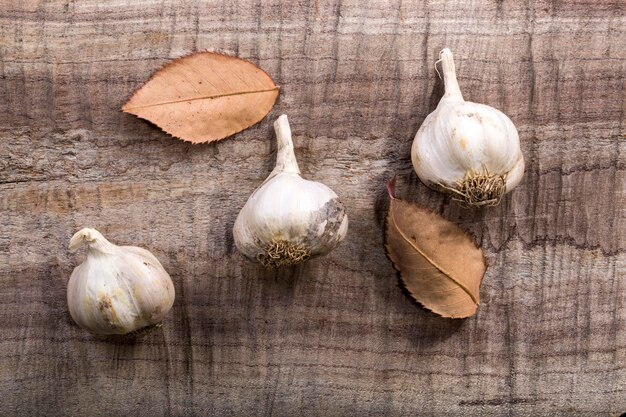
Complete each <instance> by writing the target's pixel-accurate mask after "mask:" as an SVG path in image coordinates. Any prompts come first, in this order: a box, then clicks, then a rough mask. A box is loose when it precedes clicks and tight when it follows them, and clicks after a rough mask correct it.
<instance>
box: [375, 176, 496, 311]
mask: <svg viewBox="0 0 626 417" xmlns="http://www.w3.org/2000/svg"><path fill="white" fill-rule="evenodd" d="M394 183H395V178H394V180H392V181H391V182H390V183H389V185H388V189H389V195H390V196H391V203H390V206H389V213H388V214H387V233H386V249H387V254H388V255H389V258H390V259H391V261H392V262H393V264H394V266H395V268H396V269H397V270H398V271H400V277H401V279H402V282H403V283H404V285H405V287H406V289H407V290H408V291H409V293H410V294H411V296H413V298H414V299H415V300H416V301H418V302H420V303H421V304H422V305H423V306H424V307H426V308H428V309H429V310H432V311H433V312H434V313H437V314H439V315H441V316H443V317H450V318H463V317H469V316H472V315H474V314H475V313H476V309H477V308H478V303H479V287H480V282H481V281H482V278H483V275H484V274H485V270H486V265H485V258H484V256H483V252H482V250H480V249H479V248H477V247H476V245H474V242H472V240H471V239H470V237H469V236H468V235H467V234H466V233H465V232H464V231H463V230H462V229H461V228H459V227H458V226H457V225H456V224H454V223H452V222H450V221H448V220H446V219H444V218H443V217H441V216H439V215H437V214H435V213H430V212H429V211H427V210H425V209H423V208H421V207H418V206H416V205H415V204H411V203H408V202H406V201H402V200H399V199H397V198H395V196H394Z"/></svg>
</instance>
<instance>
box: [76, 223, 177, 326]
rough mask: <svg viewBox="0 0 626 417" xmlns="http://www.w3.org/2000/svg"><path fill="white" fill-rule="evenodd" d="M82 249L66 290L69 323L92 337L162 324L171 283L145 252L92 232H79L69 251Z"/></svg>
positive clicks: (171, 296)
mask: <svg viewBox="0 0 626 417" xmlns="http://www.w3.org/2000/svg"><path fill="white" fill-rule="evenodd" d="M83 243H86V244H87V246H88V249H87V258H86V259H85V261H84V262H83V263H82V264H80V265H78V266H77V267H76V268H75V269H74V272H72V276H71V277H70V281H69V283H68V287H67V304H68V306H69V309H70V314H71V315H72V318H73V319H74V321H75V322H76V323H77V324H78V325H79V326H80V327H82V328H84V329H86V330H88V331H90V332H92V333H94V334H97V335H123V334H128V333H132V332H135V331H140V330H142V329H145V328H148V327H150V326H152V325H156V324H158V323H160V322H161V321H162V320H163V317H165V315H166V314H167V313H168V311H170V309H171V308H172V304H173V303H174V284H173V283H172V280H171V279H170V276H169V275H168V273H167V272H166V271H165V269H163V266H161V263H160V262H159V261H158V259H157V258H155V257H154V255H152V254H151V253H150V252H148V251H147V250H145V249H142V248H138V247H135V246H116V245H114V244H112V243H111V242H109V241H108V240H106V239H105V238H104V236H102V234H100V232H98V231H97V230H95V229H89V228H84V229H82V230H80V231H79V232H77V233H76V234H75V235H74V236H72V239H71V240H70V245H69V249H70V251H72V252H75V251H77V250H78V249H79V248H80V247H81V246H82V245H83Z"/></svg>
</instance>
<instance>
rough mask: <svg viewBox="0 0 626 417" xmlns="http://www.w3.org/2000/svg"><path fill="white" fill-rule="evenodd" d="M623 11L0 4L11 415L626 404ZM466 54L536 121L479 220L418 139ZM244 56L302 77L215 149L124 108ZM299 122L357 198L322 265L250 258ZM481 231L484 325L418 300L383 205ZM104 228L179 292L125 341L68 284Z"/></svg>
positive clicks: (318, 167) (337, 2)
mask: <svg viewBox="0 0 626 417" xmlns="http://www.w3.org/2000/svg"><path fill="white" fill-rule="evenodd" d="M625 12H626V7H625V5H624V2H623V1H619V0H606V1H601V2H599V1H591V0H589V1H584V0H558V1H556V0H538V1H534V2H530V1H527V2H521V1H506V0H503V1H500V0H485V1H482V2H475V1H474V2H468V1H462V0H402V1H396V2H389V1H387V0H373V1H364V0H297V1H293V2H279V1H278V0H239V1H237V2H217V3H216V2H212V1H208V0H193V1H188V2H163V1H152V0H146V1H143V2H140V3H134V2H130V1H129V2H102V1H97V0H81V1H71V0H70V1H66V0H48V1H46V2H37V1H34V0H23V1H21V2H11V1H8V0H4V1H3V0H0V40H1V41H0V225H1V226H0V232H1V233H0V300H2V307H3V308H1V309H0V392H1V393H2V399H1V400H0V415H3V416H4V415H7V416H31V415H48V416H56V415H58V416H76V415H81V416H82V415H93V416H110V415H119V416H164V415H170V416H204V415H267V416H270V415H272V416H282V415H302V416H308V415H312V416H313V415H322V416H340V415H355V416H377V415H380V416H383V415H385V416H391V415H398V416H404V415H433V416H434V415H467V416H485V415H510V416H523V415H537V416H544V415H546V416H547V415H550V416H552V415H580V416H583V415H589V416H591V415H598V414H600V415H619V414H620V413H623V412H624V411H626V287H625V286H626V282H625V281H626V280H625V277H626V276H625V274H626V226H625V225H626V212H625V207H626V191H625V190H626V175H625V171H626V165H625V162H624V154H626V136H624V135H625V134H626V125H625V124H624V111H625V109H626V106H625V97H626V94H625V91H626V90H625V88H626V87H625V86H626V82H625V77H626V75H625V73H624V68H625V67H626V13H625ZM444 46H448V47H450V48H451V49H452V50H453V51H454V53H455V57H456V59H457V60H458V65H457V69H458V76H459V82H460V84H461V88H462V90H463V93H464V96H465V97H466V99H468V100H472V101H476V102H482V103H486V104H490V105H492V106H496V107H499V108H501V110H503V111H504V112H505V113H507V114H508V115H509V116H510V117H511V118H512V120H513V121H514V122H515V123H516V125H517V127H518V129H519V132H520V138H521V142H522V149H523V152H524V155H525V157H526V160H527V171H526V175H525V178H524V180H523V182H522V184H520V186H519V187H518V188H517V189H515V190H514V191H513V192H512V193H511V194H509V195H507V196H505V198H504V200H503V202H502V203H501V204H500V205H499V206H497V207H493V208H489V209H485V210H468V209H465V208H463V207H461V206H459V205H458V204H456V203H454V202H451V201H450V200H449V198H447V197H445V196H443V195H441V194H439V193H437V192H434V191H432V190H430V189H428V188H427V187H426V186H424V185H423V184H421V183H420V182H419V180H418V179H417V177H416V175H415V174H414V172H413V170H412V166H411V161H410V156H409V151H410V147H411V141H412V139H413V136H414V135H415V132H416V130H417V128H418V127H419V126H420V124H421V123H422V121H423V120H424V118H425V117H426V115H427V114H428V113H429V112H430V111H432V110H433V109H434V107H435V106H436V104H437V102H438V100H439V98H440V97H441V95H442V93H443V91H442V83H441V81H440V80H439V79H438V78H437V75H436V73H435V71H434V62H435V60H436V57H437V54H438V52H439V50H440V49H441V48H442V47H444ZM206 49H209V50H216V51H221V52H226V53H236V54H237V55H238V56H239V57H240V58H244V59H248V60H250V61H252V62H255V63H258V64H259V65H260V66H261V67H262V68H263V69H264V70H266V71H267V72H268V73H269V74H270V75H271V76H272V78H273V79H274V80H275V81H276V83H277V84H278V85H280V87H281V94H280V97H279V100H278V102H277V105H276V107H275V108H274V110H273V111H272V112H271V114H270V115H269V116H268V118H267V119H265V120H264V121H263V122H262V123H259V124H258V125H256V126H254V127H252V128H250V129H248V130H246V131H244V132H242V133H240V134H238V135H236V137H234V138H231V139H228V140H225V141H222V142H220V143H214V144H210V145H196V146H193V145H190V144H188V143H183V142H180V141H176V140H174V139H172V138H171V137H168V136H167V135H164V134H163V133H162V132H160V131H159V130H158V129H155V128H154V127H153V126H152V125H150V124H149V123H147V122H144V121H142V120H138V119H136V118H134V117H132V116H130V115H126V114H123V113H122V112H120V110H119V109H120V107H121V106H122V104H123V103H124V102H125V101H126V100H127V99H128V97H129V96H130V95H131V94H132V92H133V91H134V90H135V89H136V88H137V87H139V86H140V85H142V84H143V83H144V82H145V80H146V79H148V78H149V77H150V75H151V74H152V72H153V71H155V70H156V69H158V68H160V67H161V66H162V65H163V64H165V63H166V62H168V61H169V60H170V59H172V58H176V57H180V56H183V55H186V54H188V53H190V52H193V51H200V50H206ZM281 113H287V114H289V118H290V121H291V124H292V128H293V132H294V135H295V136H294V143H295V146H296V149H295V151H296V155H297V157H298V161H299V164H300V168H301V170H302V173H303V177H305V178H307V179H311V180H315V181H320V182H323V183H324V184H326V185H328V186H329V187H330V188H332V189H333V190H334V191H335V192H337V194H338V195H339V197H340V199H341V201H342V202H343V203H344V204H345V206H346V207H345V208H346V213H347V214H348V216H349V218H350V227H349V232H348V236H347V238H346V240H345V241H344V242H343V243H342V244H341V245H340V246H339V247H338V248H337V249H336V250H334V251H333V252H332V253H330V254H329V255H327V256H324V257H319V258H315V259H312V260H310V261H309V262H308V263H306V264H305V265H303V266H300V267H297V268H288V269H285V270H281V271H272V270H269V271H268V270H266V269H264V268H263V267H261V266H258V265H255V264H254V263H251V262H248V261H246V260H245V259H243V257H242V256H241V255H239V254H238V253H237V252H236V250H235V248H234V244H233V241H232V232H231V230H232V227H233V223H234V221H235V218H236V215H237V213H238V211H239V209H241V207H243V204H244V203H245V201H246V199H247V198H248V196H249V195H250V193H251V192H252V191H253V190H254V188H255V187H256V186H257V185H258V184H259V183H261V182H262V181H263V180H264V179H265V178H266V177H267V175H268V174H269V172H270V171H271V169H272V167H273V163H274V159H275V144H274V143H275V142H274V137H273V129H272V126H271V122H272V121H273V120H274V119H275V118H276V117H277V116H278V115H279V114H281ZM395 173H397V174H398V195H399V196H402V197H403V198H405V199H407V200H409V201H414V202H416V203H418V204H421V205H423V206H426V207H428V208H429V209H431V210H433V211H435V212H438V213H440V214H441V215H443V216H445V217H446V218H448V219H450V220H452V221H455V222H457V223H459V224H460V225H461V227H463V228H464V229H466V230H467V231H468V232H469V233H470V234H471V235H472V236H473V237H474V239H475V240H476V241H477V242H478V243H479V244H480V245H481V246H482V247H483V249H484V250H485V253H486V256H487V259H488V262H489V268H488V270H487V274H486V276H485V279H484V281H483V285H482V287H481V294H480V295H481V300H482V303H481V305H480V307H479V309H478V313H477V315H476V316H475V317H473V318H470V319H467V320H463V321H454V320H445V319H441V318H439V317H437V316H435V315H433V314H430V313H428V312H427V311H425V310H423V309H421V308H420V307H419V306H417V305H415V304H414V303H412V302H411V301H410V299H409V298H407V297H406V295H405V294H404V293H403V292H402V289H401V287H400V286H399V284H398V281H397V275H396V272H395V271H394V269H393V268H392V266H391V263H390V262H389V261H388V259H387V258H386V256H385V253H384V250H383V245H382V242H383V224H382V223H381V220H380V219H381V218H383V219H384V217H385V213H386V202H387V201H388V197H387V195H386V191H385V184H386V182H387V181H388V180H389V178H391V177H392V176H393V175H394V174H395ZM83 226H91V227H96V228H98V229H99V230H100V231H101V232H103V233H104V234H105V235H106V236H107V237H108V238H109V239H110V240H111V241H113V242H115V243H119V244H133V245H138V246H144V247H146V248H148V249H149V250H150V251H151V252H153V253H154V254H155V255H156V256H157V257H158V258H159V259H160V261H161V262H162V263H163V266H164V267H165V268H166V269H167V270H168V271H169V272H170V274H171V275H172V278H173V280H174V283H175V288H176V292H177V298H176V301H175V304H174V307H173V309H172V311H171V313H170V314H169V315H168V316H167V317H166V318H165V320H164V322H163V327H162V328H161V329H158V330H155V331H152V332H150V333H148V334H146V335H144V336H143V337H141V338H137V339H136V340H135V341H133V342H130V341H115V342H112V341H104V340H99V339H97V338H94V337H92V336H90V335H89V334H88V333H86V332H84V331H82V330H81V329H80V328H78V326H76V325H75V324H74V323H73V322H72V320H71V317H70V316H69V313H68V311H67V306H66V301H65V290H66V285H67V280H68V278H69V276H70V274H71V272H72V269H73V268H74V267H75V266H76V265H77V264H78V263H79V262H80V261H81V260H82V259H83V257H84V253H79V254H77V255H72V254H69V253H68V252H67V249H66V248H67V244H68V240H69V238H70V236H71V235H72V234H73V233H74V232H75V231H76V230H78V228H80V227H83Z"/></svg>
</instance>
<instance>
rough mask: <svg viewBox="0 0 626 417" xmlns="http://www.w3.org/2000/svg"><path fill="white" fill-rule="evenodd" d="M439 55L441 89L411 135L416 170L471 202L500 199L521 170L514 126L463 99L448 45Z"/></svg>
mask: <svg viewBox="0 0 626 417" xmlns="http://www.w3.org/2000/svg"><path fill="white" fill-rule="evenodd" d="M440 60H441V62H442V67H443V73H444V83H445V94H444V96H443V97H442V98H441V101H440V102H439V104H438V106H437V108H436V109H435V111H433V112H432V113H431V114H429V115H428V116H427V117H426V120H424V123H423V124H422V126H421V127H420V128H419V130H418V132H417V134H416V135H415V139H414V140H413V146H412V149H411V160H412V162H413V167H414V168H415V172H416V173H417V175H418V176H419V178H420V179H421V180H422V181H423V182H424V183H425V184H426V185H428V186H429V187H431V188H434V189H437V190H443V191H446V192H449V193H453V194H454V195H455V196H456V197H457V198H459V199H460V200H462V201H464V202H465V203H467V204H469V205H471V206H486V205H495V204H498V203H499V202H500V200H501V198H502V196H503V195H504V194H505V193H507V192H509V191H511V190H512V189H513V188H514V187H515V186H517V185H518V184H519V182H520V181H521V180H522V177H523V175H524V156H523V155H522V151H521V148H520V141H519V135H518V133H517V129H516V128H515V125H513V122H512V121H511V119H509V118H508V117H507V116H506V115H505V114H504V113H502V112H501V111H499V110H497V109H495V108H493V107H490V106H487V105H484V104H478V103H472V102H470V101H465V100H464V99H463V95H462V94H461V90H460V89H459V84H458V82H457V79H456V72H455V68H454V61H453V57H452V52H450V50H449V49H448V48H445V49H443V50H442V51H441V53H440Z"/></svg>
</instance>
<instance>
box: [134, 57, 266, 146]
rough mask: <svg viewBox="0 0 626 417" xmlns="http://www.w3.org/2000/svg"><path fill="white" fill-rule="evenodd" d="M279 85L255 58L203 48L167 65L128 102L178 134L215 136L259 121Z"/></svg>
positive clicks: (197, 139)
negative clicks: (257, 63)
mask: <svg viewBox="0 0 626 417" xmlns="http://www.w3.org/2000/svg"><path fill="white" fill-rule="evenodd" d="M277 97H278V86H277V85H276V84H274V81H272V79H271V78H270V76H269V75H267V74H266V73H265V72H264V71H263V70H261V69H259V68H258V67H256V66H255V65H254V64H252V63H250V62H247V61H243V60H241V59H238V58H234V57H231V56H228V55H222V54H217V53H213V52H197V53H194V54H191V55H188V56H185V57H182V58H179V59H176V60H174V61H172V62H170V63H169V64H167V65H165V66H164V67H163V68H161V69H160V70H159V71H157V72H156V73H155V74H154V75H153V76H152V78H151V79H150V80H149V81H148V82H147V83H146V84H144V85H143V86H142V87H141V88H140V89H139V90H137V91H136V92H135V94H134V95H133V96H132V97H131V99H130V100H128V102H127V103H126V104H125V105H124V106H123V107H122V110H123V111H124V112H126V113H130V114H134V115H135V116H138V117H141V118H142V119H146V120H148V121H150V122H152V123H154V124H155V125H157V126H159V127H160V128H161V129H163V130H164V131H165V132H167V133H169V134H170V135H172V136H175V137H177V138H180V139H183V140H186V141H189V142H193V143H202V142H212V141H216V140H220V139H223V138H225V137H227V136H230V135H233V134H235V133H237V132H240V131H242V130H244V129H246V128H248V127H250V126H252V125H253V124H255V123H257V122H259V121H260V120H261V119H262V118H263V117H265V115H266V114H267V113H269V111H270V110H271V109H272V107H273V106H274V103H275V102H276V98H277Z"/></svg>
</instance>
